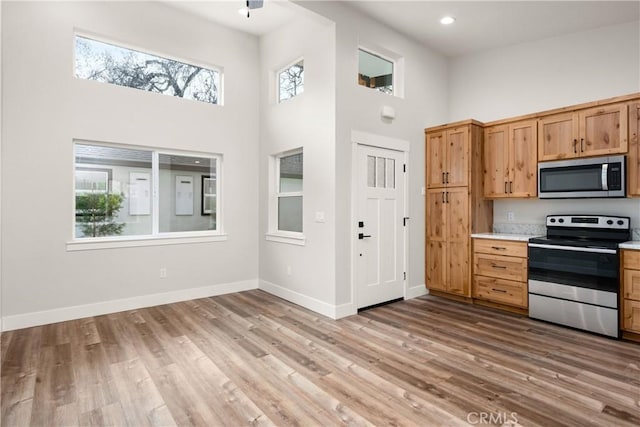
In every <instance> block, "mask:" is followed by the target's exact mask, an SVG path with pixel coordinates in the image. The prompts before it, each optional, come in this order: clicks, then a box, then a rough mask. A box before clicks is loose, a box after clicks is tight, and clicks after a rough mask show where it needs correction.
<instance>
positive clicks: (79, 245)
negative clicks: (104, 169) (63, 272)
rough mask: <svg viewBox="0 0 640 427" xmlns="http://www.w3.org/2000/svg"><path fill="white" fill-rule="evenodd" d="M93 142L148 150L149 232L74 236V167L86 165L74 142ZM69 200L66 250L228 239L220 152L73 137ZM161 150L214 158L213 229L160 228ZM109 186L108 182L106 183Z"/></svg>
mask: <svg viewBox="0 0 640 427" xmlns="http://www.w3.org/2000/svg"><path fill="white" fill-rule="evenodd" d="M77 144H78V145H94V146H102V147H113V148H122V149H131V150H140V151H149V152H151V222H152V227H151V234H139V235H127V236H101V237H76V226H77V224H76V209H75V206H76V191H75V181H76V177H75V170H76V167H77V166H78V165H80V167H83V168H84V167H85V166H84V165H85V164H84V163H78V164H76V159H75V146H76V145H77ZM71 152H72V153H71V155H72V170H73V173H72V176H73V181H72V203H71V207H72V208H71V211H72V213H71V216H72V223H71V225H72V226H71V234H72V236H71V240H69V241H67V245H66V246H67V251H78V250H91V249H109V248H118V247H135V246H156V245H171V244H181V243H202V242H214V241H224V240H227V234H226V233H225V232H224V226H223V224H224V218H223V217H224V215H223V202H222V198H223V197H222V191H223V190H222V180H223V155H222V154H219V153H205V152H199V151H183V150H174V149H165V148H160V147H146V146H140V145H130V144H114V143H109V142H102V141H91V140H84V139H74V140H73V141H72V150H71ZM160 154H166V155H176V156H192V157H203V158H209V159H215V162H216V193H217V196H216V229H215V230H198V231H169V232H166V231H165V232H161V231H160V161H159V158H160ZM108 187H109V188H111V182H109V183H108Z"/></svg>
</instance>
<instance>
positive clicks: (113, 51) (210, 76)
mask: <svg viewBox="0 0 640 427" xmlns="http://www.w3.org/2000/svg"><path fill="white" fill-rule="evenodd" d="M75 53H76V77H78V78H81V79H87V80H95V81H99V82H103V83H111V84H115V85H118V86H126V87H132V88H135V89H141V90H146V91H149V92H156V93H162V94H164V95H170V96H176V97H179V98H186V99H192V100H195V101H202V102H207V103H210V104H217V103H218V100H219V90H220V73H219V72H218V70H213V69H208V68H202V67H198V66H196V65H191V64H185V63H183V62H178V61H174V60H172V59H167V58H163V57H161V56H155V55H150V54H147V53H143V52H139V51H136V50H131V49H127V48H124V47H120V46H116V45H113V44H109V43H103V42H99V41H96V40H91V39H88V38H86V37H80V36H76V50H75Z"/></svg>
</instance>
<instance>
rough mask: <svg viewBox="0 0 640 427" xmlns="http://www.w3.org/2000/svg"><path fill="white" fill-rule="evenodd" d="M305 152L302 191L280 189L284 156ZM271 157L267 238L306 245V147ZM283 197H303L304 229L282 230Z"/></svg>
mask: <svg viewBox="0 0 640 427" xmlns="http://www.w3.org/2000/svg"><path fill="white" fill-rule="evenodd" d="M296 154H303V160H302V165H303V166H302V167H303V169H302V170H303V172H302V191H289V192H281V191H280V160H281V159H282V158H284V157H289V156H293V155H296ZM269 157H270V167H269V170H270V179H269V228H268V232H267V234H266V235H265V238H266V240H269V241H273V242H280V243H288V244H292V245H299V246H304V245H305V243H306V237H305V235H304V148H303V147H298V148H295V149H292V150H287V151H283V152H281V153H278V154H274V155H271V156H269ZM282 197H302V218H301V219H302V231H301V232H298V231H288V230H280V229H279V228H278V219H279V203H278V202H279V200H280V198H282Z"/></svg>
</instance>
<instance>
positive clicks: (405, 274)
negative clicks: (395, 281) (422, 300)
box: [402, 271, 407, 280]
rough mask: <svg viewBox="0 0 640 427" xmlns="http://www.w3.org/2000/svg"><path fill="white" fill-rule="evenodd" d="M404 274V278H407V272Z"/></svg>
mask: <svg viewBox="0 0 640 427" xmlns="http://www.w3.org/2000/svg"><path fill="white" fill-rule="evenodd" d="M402 275H403V276H404V280H407V272H406V271H405V272H404V273H402Z"/></svg>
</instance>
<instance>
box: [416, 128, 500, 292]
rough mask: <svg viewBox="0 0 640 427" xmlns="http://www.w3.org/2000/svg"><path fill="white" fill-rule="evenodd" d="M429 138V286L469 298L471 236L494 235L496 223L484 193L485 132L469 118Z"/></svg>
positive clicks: (433, 132) (429, 134) (428, 133)
mask: <svg viewBox="0 0 640 427" xmlns="http://www.w3.org/2000/svg"><path fill="white" fill-rule="evenodd" d="M425 134H426V149H425V152H426V188H427V191H426V218H425V219H426V248H425V250H426V271H425V277H426V285H427V288H429V290H430V291H435V293H438V292H444V293H447V294H452V295H457V296H461V297H470V296H471V259H472V254H471V233H481V232H489V231H491V227H492V224H493V202H491V201H489V200H485V199H483V190H482V176H483V170H482V138H483V129H482V127H481V124H480V123H479V122H476V121H474V120H466V121H462V122H456V123H452V124H449V125H443V126H437V127H433V128H428V129H425ZM432 293H434V292H432Z"/></svg>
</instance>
